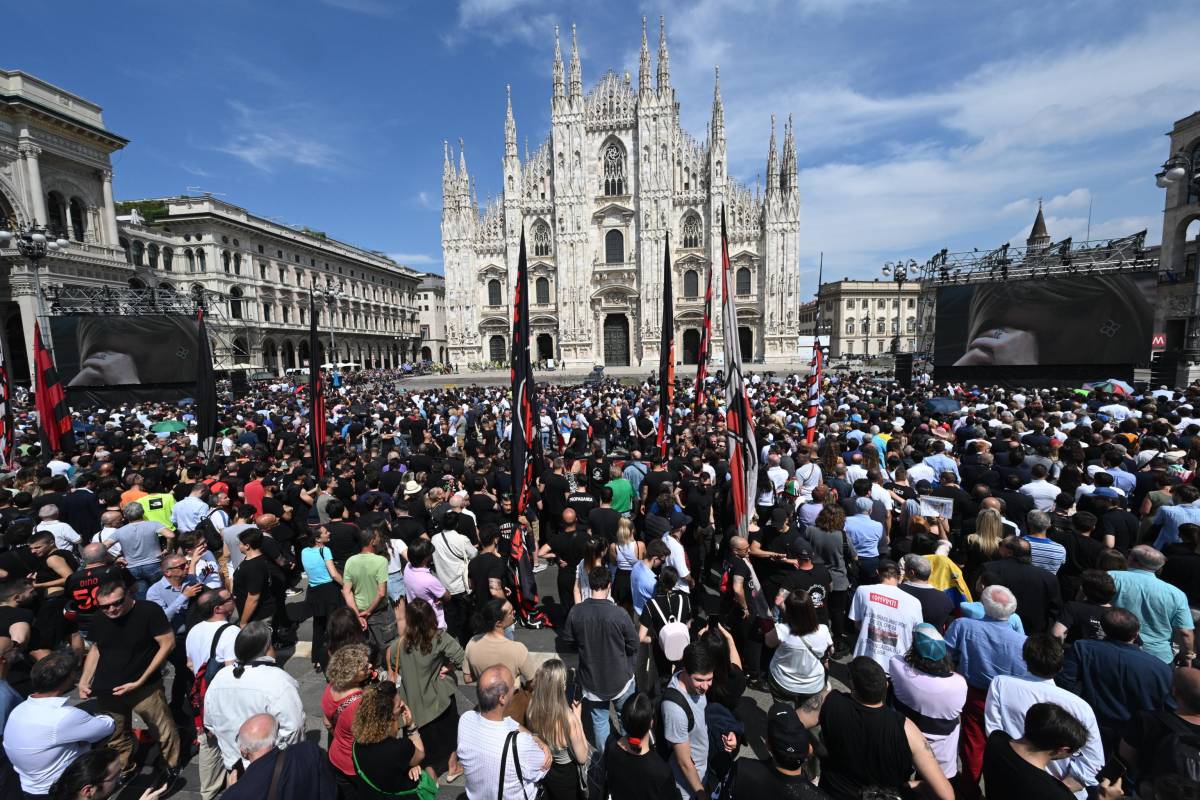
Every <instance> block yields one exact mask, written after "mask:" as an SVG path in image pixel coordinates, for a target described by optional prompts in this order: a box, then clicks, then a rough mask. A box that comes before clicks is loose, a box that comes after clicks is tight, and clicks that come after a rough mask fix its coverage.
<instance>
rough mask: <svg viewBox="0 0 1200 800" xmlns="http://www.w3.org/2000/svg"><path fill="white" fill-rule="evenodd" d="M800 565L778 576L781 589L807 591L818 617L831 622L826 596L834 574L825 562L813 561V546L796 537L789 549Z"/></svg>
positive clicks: (785, 569) (784, 570)
mask: <svg viewBox="0 0 1200 800" xmlns="http://www.w3.org/2000/svg"><path fill="white" fill-rule="evenodd" d="M788 552H789V554H790V555H791V556H792V558H794V559H796V563H797V565H798V566H796V567H790V566H789V567H787V568H784V569H783V570H781V571H780V572H779V573H778V575H777V576H776V580H777V582H778V583H779V588H780V589H786V590H787V591H789V592H792V593H795V592H805V593H807V594H808V596H809V599H811V600H812V604H813V609H814V610H815V611H816V612H817V619H818V620H820V621H821V622H823V623H825V624H827V625H828V624H829V607H828V606H826V604H825V598H827V597H828V596H829V592H830V589H831V587H832V586H833V576H832V575H831V574H830V572H829V570H828V569H827V568H826V567H825V566H824V565H823V564H814V563H813V551H812V547H811V546H810V545H809V543H808V542H806V541H805V540H804V539H796V540H794V541H793V542H792V544H791V547H790V548H789V550H788Z"/></svg>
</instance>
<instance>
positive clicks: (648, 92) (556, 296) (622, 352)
mask: <svg viewBox="0 0 1200 800" xmlns="http://www.w3.org/2000/svg"><path fill="white" fill-rule="evenodd" d="M657 67H658V68H657V74H656V75H655V76H654V78H655V80H654V83H653V84H652V82H651V77H652V76H651V68H650V49H649V46H648V44H647V41H646V23H645V19H643V20H642V47H641V63H640V69H639V71H638V85H637V86H636V87H635V86H633V84H632V80H631V77H630V75H629V74H628V73H626V74H625V75H624V76H618V75H617V74H615V73H614V72H611V71H610V72H608V73H607V74H605V75H604V77H602V78H601V79H600V81H599V82H598V83H597V84H596V86H595V87H594V88H593V89H592V90H591V91H590V92H588V93H587V94H584V92H583V77H582V69H581V66H580V61H579V50H578V47H577V44H576V39H575V30H574V26H572V29H571V63H570V67H569V72H566V74H564V68H563V58H562V53H561V48H560V45H559V39H558V34H557V30H556V32H555V44H554V88H553V97H552V99H551V131H550V135H549V137H548V138H547V139H546V140H545V141H544V142H543V143H542V145H541V146H540V147H538V148H537V149H536V150H535V151H534V152H533V153H530V152H529V150H528V146H526V148H525V156H524V159H522V158H520V156H519V155H518V151H517V126H516V122H515V120H514V119H513V113H512V98H511V94H510V96H509V101H508V112H507V117H506V119H505V127H504V187H503V192H502V193H501V195H500V196H499V197H497V198H496V199H495V200H494V201H490V202H488V203H486V204H485V205H484V206H483V207H480V205H479V202H478V199H477V197H476V195H475V192H474V186H473V182H472V180H471V177H470V175H469V173H468V170H467V164H466V157H465V154H464V153H463V151H462V143H461V140H460V149H459V153H458V159H457V161H458V165H457V167H455V164H454V158H453V155H452V153H451V149H450V147H449V145H447V146H446V148H445V163H444V165H443V176H442V195H443V205H442V250H443V257H444V265H445V275H446V328H447V331H446V335H447V345H448V348H449V354H450V361H451V363H454V364H458V365H460V367H461V368H466V367H468V365H470V364H472V363H475V364H485V363H488V362H503V363H505V364H507V363H508V361H509V340H510V338H511V331H512V300H513V284H514V281H515V280H516V274H517V258H518V251H519V247H520V237H521V233H522V232H524V234H525V237H526V251H527V256H528V263H529V300H530V326H531V334H532V343H533V344H532V351H531V353H530V357H531V359H533V361H534V362H535V364H537V363H543V362H547V361H551V360H552V361H553V362H554V363H556V364H559V365H561V366H563V367H566V368H577V367H591V366H592V365H595V364H603V365H606V366H610V367H612V366H640V367H645V368H653V367H654V366H655V365H657V364H658V353H659V340H660V338H661V332H662V319H661V314H662V301H663V297H662V294H663V261H664V258H663V248H664V246H665V244H666V240H667V234H668V233H669V234H670V250H671V253H670V255H671V261H672V269H673V273H672V283H673V285H674V292H673V295H674V308H675V315H674V316H675V337H676V338H675V351H676V353H677V354H678V355H677V358H678V360H679V361H680V362H681V363H684V364H688V363H695V360H696V353H697V351H698V348H699V342H700V330H701V327H702V321H703V313H704V294H705V286H706V282H707V280H708V278H709V272H710V270H713V269H714V268H715V270H716V272H715V274H714V275H713V295H714V304H713V359H714V367H713V369H716V368H717V366H719V364H720V363H721V359H722V331H721V313H720V308H721V305H720V303H721V274H720V265H721V214H722V210H724V212H725V215H726V221H727V222H726V224H727V230H728V236H729V256H730V261H731V264H732V269H733V278H732V281H731V282H732V286H731V288H732V290H733V291H734V292H735V293H736V305H737V319H738V331H737V341H738V343H739V346H740V349H741V351H742V358H743V361H744V362H746V363H750V362H766V363H789V362H795V361H796V360H797V358H798V357H799V356H798V353H797V349H798V337H799V332H800V328H799V313H798V312H799V306H800V270H799V259H798V256H797V247H798V240H799V225H800V199H799V193H798V190H797V187H796V148H795V137H794V132H793V127H792V124H791V121H790V120H789V122H788V123H787V124H786V125H785V126H784V132H783V146H782V148H779V149H778V150H777V148H776V140H775V121H774V117H773V116H772V118H771V139H770V146H769V149H768V151H767V168H766V188H765V191H761V192H760V191H757V190H756V191H754V192H753V193H752V192H751V191H750V189H749V188H747V187H746V186H743V185H741V184H739V183H738V182H736V181H735V180H733V179H732V178H731V177H730V176H729V175H728V172H727V169H728V163H729V162H728V158H727V150H726V140H725V115H724V106H723V105H722V100H721V87H720V73H719V72H718V73H717V80H716V84H715V86H714V89H713V104H712V119H711V122H710V125H709V131H708V134H709V135H708V141H705V142H700V141H698V140H696V139H695V138H693V137H692V136H690V135H688V134H687V133H686V132H684V131H683V130H682V129H681V128H680V124H679V104H678V103H677V102H676V100H675V90H674V89H673V88H672V87H671V79H670V67H669V59H668V54H667V42H666V34H665V31H664V30H663V28H662V21H661V20H660V29H659V43H658V64H657Z"/></svg>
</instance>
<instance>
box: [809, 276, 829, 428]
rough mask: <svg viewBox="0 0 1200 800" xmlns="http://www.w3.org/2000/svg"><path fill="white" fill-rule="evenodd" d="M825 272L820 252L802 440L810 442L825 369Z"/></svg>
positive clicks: (818, 407) (819, 411) (817, 411)
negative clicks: (823, 305)
mask: <svg viewBox="0 0 1200 800" xmlns="http://www.w3.org/2000/svg"><path fill="white" fill-rule="evenodd" d="M824 273H825V254H824V253H822V254H821V266H820V267H819V268H818V269H817V311H816V325H815V326H814V329H813V330H814V333H815V335H814V336H813V354H812V364H811V369H810V370H809V373H808V419H807V420H805V422H804V441H806V442H808V443H809V444H812V443H813V442H815V441H816V439H817V417H818V416H819V415H820V413H821V376H822V373H824V371H825V354H824V353H823V352H822V351H821V279H822V277H823V276H824Z"/></svg>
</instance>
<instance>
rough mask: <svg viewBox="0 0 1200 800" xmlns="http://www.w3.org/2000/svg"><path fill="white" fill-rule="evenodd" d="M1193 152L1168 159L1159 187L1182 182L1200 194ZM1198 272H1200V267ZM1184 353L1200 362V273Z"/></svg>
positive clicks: (1199, 153) (1199, 163) (1199, 164)
mask: <svg viewBox="0 0 1200 800" xmlns="http://www.w3.org/2000/svg"><path fill="white" fill-rule="evenodd" d="M1192 152H1193V154H1196V155H1195V156H1188V155H1186V154H1184V153H1177V154H1175V155H1173V156H1171V157H1170V158H1168V159H1167V161H1166V163H1165V164H1163V166H1162V169H1161V170H1160V171H1159V173H1158V175H1156V176H1155V178H1156V179H1157V180H1156V183H1157V184H1158V186H1159V188H1162V189H1166V188H1168V187H1171V186H1174V185H1177V184H1181V185H1182V186H1183V187H1184V188H1185V190H1186V191H1189V192H1196V193H1197V194H1200V150H1193V151H1192ZM1168 266H1172V267H1173V266H1174V265H1168ZM1196 272H1197V273H1200V269H1198V270H1197V271H1196ZM1183 354H1184V358H1186V359H1187V360H1188V361H1190V362H1191V363H1193V364H1196V363H1200V274H1193V275H1192V308H1191V312H1190V313H1189V314H1188V330H1187V341H1186V342H1185V344H1184V348H1183Z"/></svg>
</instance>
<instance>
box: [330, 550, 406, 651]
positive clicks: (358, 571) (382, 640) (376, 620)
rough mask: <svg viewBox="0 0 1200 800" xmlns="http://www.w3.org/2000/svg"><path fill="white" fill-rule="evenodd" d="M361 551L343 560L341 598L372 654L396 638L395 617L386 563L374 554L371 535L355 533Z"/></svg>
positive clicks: (386, 561)
mask: <svg viewBox="0 0 1200 800" xmlns="http://www.w3.org/2000/svg"><path fill="white" fill-rule="evenodd" d="M358 535H359V545H360V547H361V548H362V551H361V552H360V553H358V554H357V555H353V556H350V558H348V559H347V560H346V568H345V569H344V570H342V598H343V599H344V600H345V601H346V605H347V607H349V609H350V610H351V611H353V612H354V613H355V614H357V615H358V621H359V623H360V624H361V625H362V626H363V630H365V631H366V632H367V636H368V638H369V639H370V643H371V646H372V648H373V649H376V648H377V650H376V652H383V651H384V650H385V649H386V648H387V646H388V645H389V644H391V643H392V642H393V641H394V640H395V639H396V635H397V632H396V615H395V614H393V613H392V609H391V603H389V602H388V596H387V579H388V560H387V559H386V558H384V557H383V556H381V555H377V554H376V553H375V533H374V532H373V531H370V530H365V531H359V534H358Z"/></svg>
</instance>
